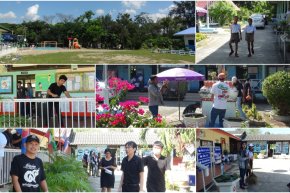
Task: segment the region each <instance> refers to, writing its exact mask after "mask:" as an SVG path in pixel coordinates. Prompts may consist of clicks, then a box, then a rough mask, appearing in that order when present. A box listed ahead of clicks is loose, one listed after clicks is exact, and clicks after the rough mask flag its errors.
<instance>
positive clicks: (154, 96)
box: [148, 75, 168, 117]
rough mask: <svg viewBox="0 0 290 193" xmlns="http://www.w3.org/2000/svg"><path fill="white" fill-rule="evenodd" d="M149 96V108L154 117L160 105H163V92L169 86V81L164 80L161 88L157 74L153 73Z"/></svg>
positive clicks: (150, 80)
mask: <svg viewBox="0 0 290 193" xmlns="http://www.w3.org/2000/svg"><path fill="white" fill-rule="evenodd" d="M148 84H149V86H148V97H149V103H148V106H149V110H150V112H151V113H152V115H153V117H157V115H158V106H159V105H163V97H162V94H163V93H164V92H165V90H166V89H167V87H168V81H164V82H163V85H162V87H161V89H159V88H158V86H157V84H158V79H157V76H156V75H152V76H151V77H150V79H149V81H148Z"/></svg>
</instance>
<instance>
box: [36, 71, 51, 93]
mask: <svg viewBox="0 0 290 193" xmlns="http://www.w3.org/2000/svg"><path fill="white" fill-rule="evenodd" d="M54 82H55V73H46V74H36V75H35V91H47V89H48V87H49V86H50V85H51V84H52V83H54Z"/></svg>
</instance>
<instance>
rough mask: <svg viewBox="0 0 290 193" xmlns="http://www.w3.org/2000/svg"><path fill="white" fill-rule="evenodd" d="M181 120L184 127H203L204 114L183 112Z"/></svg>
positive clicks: (204, 122) (204, 121)
mask: <svg viewBox="0 0 290 193" xmlns="http://www.w3.org/2000/svg"><path fill="white" fill-rule="evenodd" d="M182 117H183V122H184V124H185V126H186V127H199V128H201V127H205V124H206V116H204V115H203V114H200V113H187V114H183V115H182Z"/></svg>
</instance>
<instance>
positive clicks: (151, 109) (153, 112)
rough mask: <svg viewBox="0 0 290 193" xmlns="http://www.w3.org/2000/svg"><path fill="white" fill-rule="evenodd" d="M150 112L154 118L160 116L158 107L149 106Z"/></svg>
mask: <svg viewBox="0 0 290 193" xmlns="http://www.w3.org/2000/svg"><path fill="white" fill-rule="evenodd" d="M149 111H150V112H151V113H152V115H153V117H157V115H158V105H154V106H149Z"/></svg>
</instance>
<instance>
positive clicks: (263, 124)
mask: <svg viewBox="0 0 290 193" xmlns="http://www.w3.org/2000/svg"><path fill="white" fill-rule="evenodd" d="M249 125H250V127H266V122H265V121H258V120H255V119H250V121H249Z"/></svg>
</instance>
